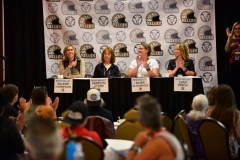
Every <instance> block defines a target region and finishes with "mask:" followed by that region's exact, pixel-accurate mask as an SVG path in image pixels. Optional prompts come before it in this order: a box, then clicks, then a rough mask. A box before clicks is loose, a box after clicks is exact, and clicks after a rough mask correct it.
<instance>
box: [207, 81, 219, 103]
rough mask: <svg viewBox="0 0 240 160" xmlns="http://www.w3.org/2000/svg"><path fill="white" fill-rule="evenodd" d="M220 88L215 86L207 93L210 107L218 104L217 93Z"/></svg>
mask: <svg viewBox="0 0 240 160" xmlns="http://www.w3.org/2000/svg"><path fill="white" fill-rule="evenodd" d="M217 88H218V86H217V85H216V86H213V87H211V89H210V90H209V91H208V92H207V99H208V105H209V106H213V105H215V102H216V92H217Z"/></svg>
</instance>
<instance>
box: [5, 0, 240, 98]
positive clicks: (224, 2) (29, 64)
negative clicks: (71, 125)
mask: <svg viewBox="0 0 240 160" xmlns="http://www.w3.org/2000/svg"><path fill="white" fill-rule="evenodd" d="M194 1H195V0H194ZM178 3H180V2H178ZM215 4H216V5H215V6H216V8H215V9H216V36H215V37H216V42H217V49H216V50H217V68H218V82H219V84H220V83H228V78H227V77H228V76H227V75H228V59H229V57H228V55H227V54H226V53H225V51H224V46H225V42H226V40H227V36H226V32H225V30H226V27H231V26H232V24H233V23H234V22H235V21H237V20H239V19H240V10H239V9H238V8H237V7H238V6H240V5H239V4H240V2H239V0H215ZM43 25H45V24H44V20H43V13H42V0H4V28H5V57H6V59H7V61H8V66H7V73H6V82H7V83H13V84H16V85H17V86H19V89H20V93H19V96H23V97H25V98H27V99H28V98H29V97H30V94H31V90H32V88H33V86H34V85H44V81H45V79H46V70H45V53H44V52H45V51H44V33H43Z"/></svg>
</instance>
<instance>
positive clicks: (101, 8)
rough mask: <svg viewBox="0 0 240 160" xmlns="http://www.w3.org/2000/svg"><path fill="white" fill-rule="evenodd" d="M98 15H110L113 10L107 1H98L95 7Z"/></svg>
mask: <svg viewBox="0 0 240 160" xmlns="http://www.w3.org/2000/svg"><path fill="white" fill-rule="evenodd" d="M94 10H95V13H96V14H110V13H111V10H110V9H109V8H108V3H107V1H105V0H98V1H97V2H96V3H95V5H94Z"/></svg>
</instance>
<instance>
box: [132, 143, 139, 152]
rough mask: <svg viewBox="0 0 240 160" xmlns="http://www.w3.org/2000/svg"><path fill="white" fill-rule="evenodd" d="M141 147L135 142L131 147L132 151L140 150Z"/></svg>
mask: <svg viewBox="0 0 240 160" xmlns="http://www.w3.org/2000/svg"><path fill="white" fill-rule="evenodd" d="M139 148H140V147H139V146H137V145H135V144H133V145H132V147H131V148H130V150H131V151H134V152H138V149H139Z"/></svg>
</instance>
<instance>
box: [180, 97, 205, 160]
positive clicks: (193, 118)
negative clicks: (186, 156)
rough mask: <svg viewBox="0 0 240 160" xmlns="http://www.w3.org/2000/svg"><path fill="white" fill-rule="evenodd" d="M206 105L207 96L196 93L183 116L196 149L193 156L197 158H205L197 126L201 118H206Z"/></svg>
mask: <svg viewBox="0 0 240 160" xmlns="http://www.w3.org/2000/svg"><path fill="white" fill-rule="evenodd" d="M207 107H208V100H207V97H206V96H205V95H202V94H199V95H196V96H195V97H194V98H193V101H192V110H191V111H190V112H189V113H188V114H187V115H186V116H185V120H186V122H187V124H188V126H189V128H190V130H191V133H192V135H193V141H194V146H195V149H196V155H195V157H196V158H197V159H201V158H202V159H204V158H205V153H204V148H203V144H202V140H201V137H200V135H199V131H198V127H199V125H200V124H201V122H202V120H203V119H205V118H206V109H207Z"/></svg>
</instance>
